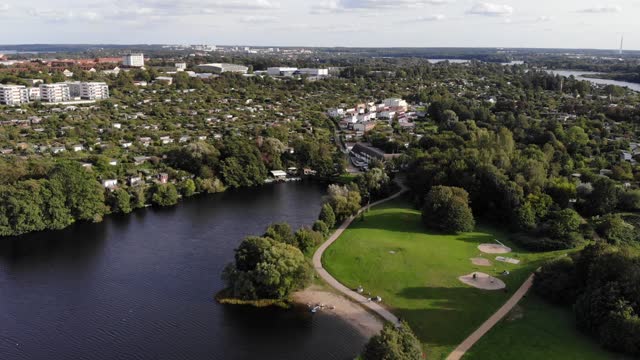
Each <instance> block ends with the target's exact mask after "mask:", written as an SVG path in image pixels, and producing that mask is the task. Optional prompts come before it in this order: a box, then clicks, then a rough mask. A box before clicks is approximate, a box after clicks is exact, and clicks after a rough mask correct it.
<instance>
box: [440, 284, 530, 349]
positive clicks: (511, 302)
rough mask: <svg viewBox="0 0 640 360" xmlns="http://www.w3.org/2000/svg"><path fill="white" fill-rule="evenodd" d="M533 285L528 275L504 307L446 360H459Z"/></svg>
mask: <svg viewBox="0 0 640 360" xmlns="http://www.w3.org/2000/svg"><path fill="white" fill-rule="evenodd" d="M532 284H533V274H531V275H529V278H528V279H527V280H526V281H525V282H524V284H522V286H520V288H519V289H518V290H517V291H516V292H515V293H514V294H513V296H512V297H511V298H510V299H509V300H507V302H506V303H504V305H502V307H501V308H500V309H498V311H496V312H495V314H493V315H491V317H490V318H489V319H487V321H485V322H484V323H483V324H482V325H480V327H479V328H478V329H477V330H476V331H474V332H473V333H472V334H471V335H469V337H468V338H466V339H465V340H464V341H463V342H462V343H461V344H460V345H458V347H457V348H456V349H455V350H453V352H452V353H451V354H449V356H448V357H447V360H459V359H461V358H462V357H463V356H464V354H465V353H466V352H467V351H468V350H469V349H471V347H472V346H473V345H474V344H475V343H476V342H478V340H480V338H482V337H483V336H484V335H485V334H486V333H487V332H489V330H491V328H493V327H494V326H495V325H496V324H497V323H498V321H500V320H502V318H503V317H505V316H506V315H507V314H508V313H509V311H511V309H513V307H514V306H516V304H518V302H519V301H520V300H521V299H522V297H523V296H524V295H525V294H526V293H527V291H529V289H530V288H531V285H532Z"/></svg>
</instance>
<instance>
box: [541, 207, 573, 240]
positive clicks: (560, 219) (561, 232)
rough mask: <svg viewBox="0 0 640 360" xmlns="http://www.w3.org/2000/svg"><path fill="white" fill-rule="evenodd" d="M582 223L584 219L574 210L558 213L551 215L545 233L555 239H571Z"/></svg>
mask: <svg viewBox="0 0 640 360" xmlns="http://www.w3.org/2000/svg"><path fill="white" fill-rule="evenodd" d="M581 223H582V218H581V217H580V215H578V213H577V212H575V211H574V210H572V209H564V210H560V211H556V212H554V213H552V214H551V215H550V219H549V221H548V222H547V224H546V230H545V233H546V234H547V235H549V236H550V237H551V238H554V239H571V235H572V234H573V233H575V232H576V231H578V229H579V228H580V224H581Z"/></svg>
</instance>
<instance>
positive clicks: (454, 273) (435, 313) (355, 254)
mask: <svg viewBox="0 0 640 360" xmlns="http://www.w3.org/2000/svg"><path fill="white" fill-rule="evenodd" d="M495 239H498V240H500V241H501V242H503V243H505V244H506V245H509V246H512V248H513V245H512V244H510V243H509V241H508V239H507V238H506V234H505V233H503V232H500V231H498V230H497V229H493V228H489V227H484V226H479V227H478V228H477V230H476V232H473V233H465V234H460V235H443V234H437V233H429V232H427V231H426V230H425V228H424V227H423V225H422V223H421V219H420V212H419V211H417V210H413V209H412V208H411V207H410V205H409V204H408V202H407V201H406V200H404V199H398V200H394V201H392V202H389V203H386V204H383V205H381V206H379V207H376V208H374V209H372V210H371V211H370V212H368V213H367V214H366V217H365V220H364V221H360V220H356V221H354V223H353V224H352V225H351V226H350V227H349V229H347V230H346V231H345V233H344V234H343V235H342V236H341V237H340V239H338V241H336V242H335V243H334V244H333V245H332V246H331V247H330V248H329V249H328V250H327V251H326V252H325V255H324V257H323V265H324V267H325V268H326V269H327V270H328V271H329V272H330V273H331V274H332V275H333V276H335V277H336V278H337V279H338V280H340V281H341V282H343V283H344V284H345V285H347V286H349V287H352V288H356V287H357V286H358V285H362V286H363V287H364V288H365V291H370V292H371V294H372V295H373V296H376V295H379V296H381V297H382V299H383V303H384V304H386V305H387V306H388V307H389V308H390V309H391V310H392V311H393V312H394V313H395V314H396V315H398V316H399V317H400V318H402V319H404V320H407V321H408V322H409V323H410V324H411V326H412V328H413V329H414V331H415V332H416V334H417V335H418V337H419V338H420V339H421V341H422V342H423V344H424V346H425V351H426V352H427V358H428V359H444V358H445V357H446V356H447V355H448V354H449V353H450V352H451V351H452V350H453V349H454V348H455V346H457V345H458V344H459V343H460V342H461V341H462V340H464V339H465V338H466V337H467V336H468V335H469V334H470V333H471V332H473V330H475V329H476V328H477V327H478V326H479V325H480V324H482V323H483V322H484V321H485V320H486V319H487V318H488V317H489V316H491V314H492V313H493V312H495V311H496V310H497V309H498V308H499V307H500V306H501V305H502V304H503V303H504V302H505V301H506V300H507V299H508V298H509V296H510V295H511V293H512V292H513V291H515V289H517V288H518V287H519V286H520V285H521V284H522V283H523V282H524V280H525V279H526V277H527V276H528V275H529V274H530V273H531V272H533V271H534V270H535V269H536V268H537V267H538V266H540V265H541V263H542V262H543V261H545V260H547V259H550V258H554V257H558V256H560V255H561V254H562V253H558V252H556V253H544V254H530V253H527V252H522V251H518V250H517V249H515V248H514V254H511V255H509V256H512V257H513V256H517V257H518V258H519V259H520V260H521V263H520V264H519V265H510V264H504V263H500V262H497V261H494V259H495V255H494V256H490V255H484V256H485V257H486V258H489V259H491V260H492V261H493V263H494V265H493V266H491V267H479V266H475V265H473V264H472V263H471V261H470V260H469V259H470V258H472V257H476V256H479V255H480V251H479V250H478V248H477V246H478V245H479V244H481V243H487V242H488V243H493V242H494V240H495ZM505 269H506V270H509V271H510V272H511V274H510V275H508V276H501V275H500V273H501V272H502V271H503V270H505ZM473 271H482V272H486V273H489V274H491V275H494V276H499V277H500V278H501V279H502V280H503V281H505V283H506V284H507V288H508V292H504V291H493V292H492V291H484V290H479V289H475V288H472V287H468V286H466V285H464V284H462V283H460V282H459V281H458V279H457V278H458V276H460V275H463V274H468V273H471V272H473Z"/></svg>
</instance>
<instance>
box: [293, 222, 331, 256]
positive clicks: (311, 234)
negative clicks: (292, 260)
mask: <svg viewBox="0 0 640 360" xmlns="http://www.w3.org/2000/svg"><path fill="white" fill-rule="evenodd" d="M294 238H295V244H296V246H297V247H298V249H300V251H302V252H303V253H307V252H308V251H309V250H311V249H313V247H314V246H316V245H319V244H320V243H322V240H324V235H323V234H322V233H320V232H317V231H314V230H311V229H309V228H305V227H303V228H300V229H299V230H298V231H296V233H295V236H294Z"/></svg>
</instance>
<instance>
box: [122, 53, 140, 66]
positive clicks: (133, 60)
mask: <svg viewBox="0 0 640 360" xmlns="http://www.w3.org/2000/svg"><path fill="white" fill-rule="evenodd" d="M122 65H124V66H129V67H143V66H144V54H142V53H136V54H127V55H125V56H123V57H122Z"/></svg>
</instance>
